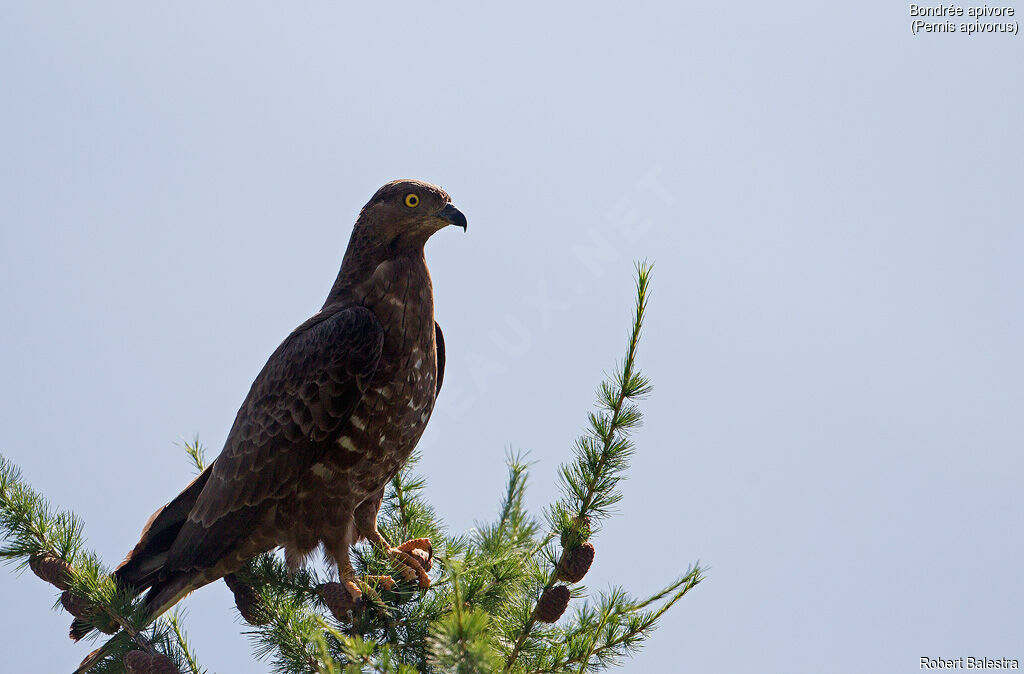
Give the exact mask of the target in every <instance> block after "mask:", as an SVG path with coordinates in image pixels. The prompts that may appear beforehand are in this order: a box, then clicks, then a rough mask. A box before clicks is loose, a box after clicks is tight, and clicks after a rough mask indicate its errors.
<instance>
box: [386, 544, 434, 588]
mask: <svg viewBox="0 0 1024 674" xmlns="http://www.w3.org/2000/svg"><path fill="white" fill-rule="evenodd" d="M387 554H388V557H390V558H391V561H392V562H394V564H395V566H396V567H397V570H398V572H399V573H401V574H402V577H403V578H405V579H406V580H407V581H409V582H415V583H418V584H419V586H420V587H423V588H426V587H430V576H429V575H427V572H428V571H430V569H431V567H432V566H433V559H434V548H433V547H432V546H431V545H430V539H429V538H414V539H412V540H410V541H406V542H405V543H402V544H401V545H399V546H398V547H394V548H388V550H387Z"/></svg>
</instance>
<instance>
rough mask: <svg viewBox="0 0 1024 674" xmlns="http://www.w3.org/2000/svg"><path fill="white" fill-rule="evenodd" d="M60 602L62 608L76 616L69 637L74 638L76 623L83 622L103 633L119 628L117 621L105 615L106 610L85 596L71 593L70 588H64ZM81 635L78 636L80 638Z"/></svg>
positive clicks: (114, 631) (109, 632)
mask: <svg viewBox="0 0 1024 674" xmlns="http://www.w3.org/2000/svg"><path fill="white" fill-rule="evenodd" d="M60 604H61V606H63V607H64V610H65V611H67V612H68V613H70V614H71V615H73V616H75V617H76V618H78V620H76V621H74V622H73V623H71V638H72V639H75V640H76V641H77V639H76V637H75V634H76V624H77V623H79V622H84V623H87V624H88V625H89V627H95V628H96V629H98V630H99V631H100V632H103V633H104V634H115V633H116V632H117V631H118V630H120V629H121V626H120V625H118V624H117V622H116V621H115V620H114V619H113V618H111V617H110V616H109V615H107V613H106V611H104V610H102V609H101V608H100V607H98V606H96V605H95V604H93V603H92V602H90V601H89V600H88V599H86V598H85V597H82V596H80V595H77V594H73V593H72V592H71V590H64V592H62V593H61V595H60ZM80 638H81V636H79V637H78V639H80Z"/></svg>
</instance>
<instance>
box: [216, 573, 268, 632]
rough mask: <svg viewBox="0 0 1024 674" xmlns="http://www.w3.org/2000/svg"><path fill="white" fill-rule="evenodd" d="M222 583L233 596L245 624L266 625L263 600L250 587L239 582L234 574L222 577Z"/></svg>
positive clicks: (265, 611) (266, 617)
mask: <svg viewBox="0 0 1024 674" xmlns="http://www.w3.org/2000/svg"><path fill="white" fill-rule="evenodd" d="M224 582H225V583H226V584H227V586H228V587H229V588H230V589H231V593H232V594H233V595H235V607H236V608H237V609H238V612H239V613H240V614H242V619H243V620H245V622H247V623H249V624H250V625H266V624H267V623H268V622H270V617H269V616H268V615H267V610H266V607H265V606H264V605H263V598H262V597H260V595H259V593H258V592H257V591H256V590H255V589H254V588H253V587H252V586H251V585H246V584H245V583H243V582H241V581H240V580H238V577H237V576H235V575H234V574H229V575H227V576H224Z"/></svg>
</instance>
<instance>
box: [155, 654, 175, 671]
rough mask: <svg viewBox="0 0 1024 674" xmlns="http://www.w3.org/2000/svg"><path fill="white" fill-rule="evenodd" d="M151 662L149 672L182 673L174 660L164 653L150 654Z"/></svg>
mask: <svg viewBox="0 0 1024 674" xmlns="http://www.w3.org/2000/svg"><path fill="white" fill-rule="evenodd" d="M149 663H150V664H149V674H181V672H180V671H178V667H177V665H175V664H174V661H173V660H171V659H170V658H169V657H167V656H166V655H163V654H162V653H157V654H156V655H153V656H150V660H149Z"/></svg>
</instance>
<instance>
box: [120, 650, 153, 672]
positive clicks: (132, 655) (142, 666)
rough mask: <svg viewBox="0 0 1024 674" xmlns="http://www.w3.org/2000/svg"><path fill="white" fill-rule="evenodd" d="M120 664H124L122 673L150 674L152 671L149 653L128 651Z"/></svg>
mask: <svg viewBox="0 0 1024 674" xmlns="http://www.w3.org/2000/svg"><path fill="white" fill-rule="evenodd" d="M121 662H122V663H124V671H126V672H128V674H150V672H152V671H153V670H152V668H151V666H150V665H151V660H150V657H149V653H144V652H142V651H128V652H127V653H125V654H124V658H122V659H121Z"/></svg>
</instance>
